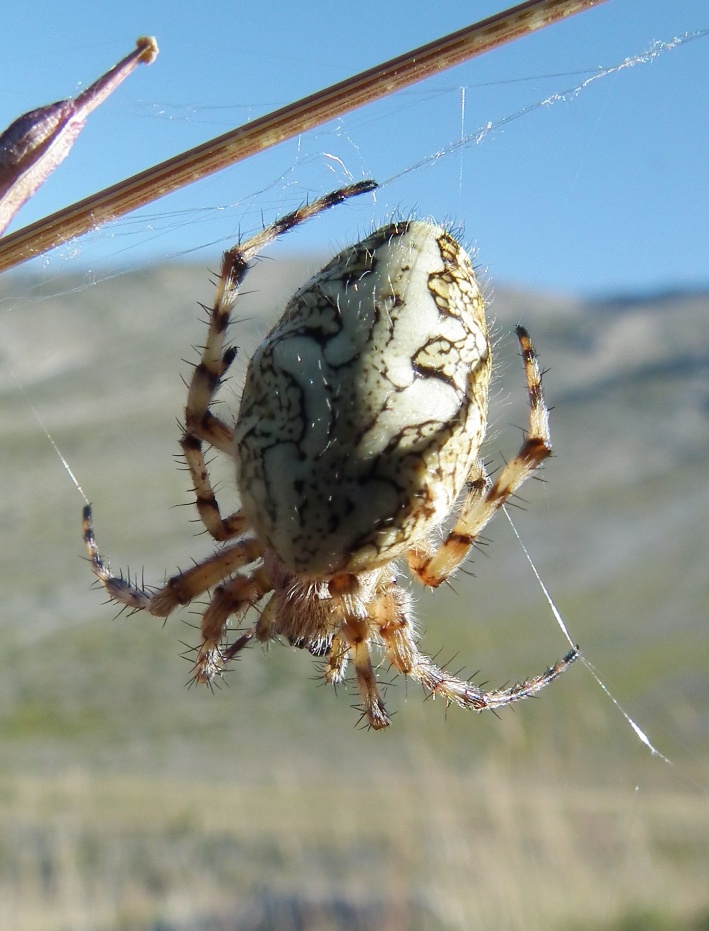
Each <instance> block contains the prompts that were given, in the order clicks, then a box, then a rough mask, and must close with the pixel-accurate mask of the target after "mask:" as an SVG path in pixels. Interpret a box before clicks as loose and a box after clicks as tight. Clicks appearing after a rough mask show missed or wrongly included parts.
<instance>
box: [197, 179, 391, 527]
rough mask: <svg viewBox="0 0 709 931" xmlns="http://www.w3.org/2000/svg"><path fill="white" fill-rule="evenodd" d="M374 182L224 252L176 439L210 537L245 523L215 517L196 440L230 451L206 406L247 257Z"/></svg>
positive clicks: (217, 381) (224, 355) (224, 430)
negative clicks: (178, 435) (181, 425)
mask: <svg viewBox="0 0 709 931" xmlns="http://www.w3.org/2000/svg"><path fill="white" fill-rule="evenodd" d="M376 187H377V184H376V182H374V181H361V182H359V183H357V184H351V185H349V187H345V188H341V189H340V190H338V191H333V192H332V193H330V194H326V195H325V196H324V197H320V198H318V199H317V200H315V201H313V202H312V203H311V204H304V205H303V206H302V207H299V208H298V209H297V210H294V211H293V212H292V213H289V214H286V215H285V216H284V217H281V218H280V219H278V220H276V221H275V222H274V223H272V224H271V225H270V226H268V227H266V228H265V229H264V230H262V231H261V232H260V233H257V234H256V235H255V236H252V237H251V238H250V239H248V240H246V241H245V242H243V243H238V244H237V245H236V246H234V248H233V249H228V250H227V251H226V252H225V253H224V256H223V258H222V267H221V271H220V274H219V281H218V283H217V291H216V295H215V298H214V304H213V305H212V307H211V308H209V309H208V310H207V308H206V307H205V308H204V309H205V310H207V312H208V314H209V328H208V333H207V340H206V342H205V344H204V347H203V349H202V356H201V358H200V361H199V363H198V364H197V365H196V366H195V368H194V371H193V373H192V378H191V379H190V383H189V387H188V391H187V404H186V406H185V427H184V432H183V435H182V439H181V440H180V445H181V447H182V452H183V454H184V457H185V461H186V463H187V467H188V469H189V471H190V475H191V477H192V483H193V488H194V492H195V497H196V504H197V510H198V512H199V516H200V518H201V520H202V522H203V524H204V526H205V527H206V528H207V531H208V532H209V533H210V534H211V536H212V537H213V538H214V539H215V540H222V541H223V540H231V539H232V538H233V537H235V536H237V535H238V534H240V533H243V532H244V530H245V529H246V527H247V521H246V518H245V517H244V515H243V514H242V513H241V512H240V511H237V512H236V513H234V514H232V515H230V516H229V517H224V518H223V517H222V516H221V512H220V510H219V504H218V503H217V499H216V496H215V494H214V491H213V489H212V485H211V482H210V480H209V473H208V471H207V466H206V463H205V461H204V454H203V451H202V443H208V444H209V445H210V446H214V447H215V448H216V449H219V450H221V452H224V453H226V454H227V455H228V456H231V455H232V454H233V453H232V446H233V442H234V432H233V430H232V429H231V428H230V427H229V426H227V424H225V423H224V421H223V420H221V419H220V418H219V417H217V416H215V415H214V414H213V413H212V411H211V410H210V408H211V405H212V402H213V401H214V398H215V396H216V394H217V391H218V390H219V386H220V385H221V383H222V380H223V378H224V375H225V374H226V372H227V370H228V369H229V366H230V365H231V363H232V362H233V361H234V359H235V357H236V348H235V347H227V348H225V347H224V337H225V334H226V331H227V328H228V326H229V322H230V319H231V312H232V310H233V308H234V304H235V302H236V299H237V297H238V294H239V288H240V287H241V285H242V283H243V281H244V278H245V276H246V273H247V272H248V269H249V265H250V262H251V261H252V259H253V258H255V256H256V255H257V254H258V253H259V252H260V251H261V249H263V248H264V247H265V246H267V245H268V244H269V243H271V242H273V240H274V239H277V238H278V237H279V236H281V235H283V234H284V233H287V232H289V231H290V230H292V229H293V228H294V227H296V226H298V225H299V224H301V223H303V222H305V221H306V220H309V219H310V218H311V217H314V216H316V215H317V214H318V213H322V211H324V210H328V209H329V208H330V207H334V206H335V205H337V204H340V203H342V202H343V201H344V200H347V199H348V198H350V197H356V196H357V195H359V194H365V193H367V192H369V191H373V190H374V189H375V188H376Z"/></svg>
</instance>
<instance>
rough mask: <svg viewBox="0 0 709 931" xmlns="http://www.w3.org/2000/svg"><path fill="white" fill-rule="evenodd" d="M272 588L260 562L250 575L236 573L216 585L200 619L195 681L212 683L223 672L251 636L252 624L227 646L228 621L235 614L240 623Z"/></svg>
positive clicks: (194, 668) (194, 671) (236, 621)
mask: <svg viewBox="0 0 709 931" xmlns="http://www.w3.org/2000/svg"><path fill="white" fill-rule="evenodd" d="M270 589H271V583H270V581H269V579H268V577H267V575H266V573H265V572H264V571H263V567H261V566H259V567H258V568H257V569H256V570H255V571H254V572H253V573H252V574H250V575H237V576H235V577H234V578H233V579H229V580H228V581H227V582H225V583H224V584H223V585H218V586H217V587H216V588H215V589H214V593H213V595H212V599H211V601H210V602H209V605H208V607H207V610H206V611H205V612H204V614H203V615H202V620H201V622H200V630H201V633H202V642H201V644H200V645H199V648H198V650H197V658H196V660H195V664H194V667H193V669H192V673H193V679H194V681H195V682H202V683H209V682H211V681H212V679H214V678H215V677H216V676H219V675H221V673H222V672H223V671H224V668H225V666H226V664H227V663H228V662H229V660H231V659H233V658H234V657H235V656H236V654H237V653H238V652H239V651H240V650H241V649H243V647H245V646H246V644H247V643H248V642H249V640H251V638H252V637H253V635H254V628H253V627H249V628H248V629H247V630H246V631H244V632H243V633H242V635H241V636H240V637H238V638H237V639H236V640H235V641H234V643H232V644H230V645H229V646H226V645H225V643H224V634H225V631H226V625H227V621H228V620H229V618H232V617H233V618H235V620H234V622H233V623H234V624H235V626H236V625H238V623H239V621H240V620H241V619H242V618H243V617H244V615H245V614H246V612H247V611H248V609H249V608H251V607H253V606H254V605H255V604H257V602H258V601H260V599H261V598H262V597H263V596H264V595H265V594H266V593H267V592H268V591H270Z"/></svg>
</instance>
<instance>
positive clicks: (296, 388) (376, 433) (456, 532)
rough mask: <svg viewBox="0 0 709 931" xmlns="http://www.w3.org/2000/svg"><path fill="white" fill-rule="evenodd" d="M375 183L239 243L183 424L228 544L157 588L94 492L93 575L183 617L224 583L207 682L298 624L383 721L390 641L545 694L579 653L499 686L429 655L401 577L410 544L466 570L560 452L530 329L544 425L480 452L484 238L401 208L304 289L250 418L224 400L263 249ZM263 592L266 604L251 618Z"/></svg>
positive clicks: (415, 662)
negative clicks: (506, 450) (224, 484)
mask: <svg viewBox="0 0 709 931" xmlns="http://www.w3.org/2000/svg"><path fill="white" fill-rule="evenodd" d="M375 188H376V183H375V182H373V181H364V182H360V183H358V184H353V185H350V186H349V187H345V188H342V189H341V190H338V191H335V192H334V193H331V194H329V195H327V196H325V197H322V198H320V199H318V200H315V201H313V202H312V203H310V204H306V205H304V206H302V207H301V208H300V209H298V210H296V211H294V212H293V213H290V214H288V215H287V216H285V217H283V218H282V219H280V220H277V221H276V222H275V223H273V224H272V225H271V226H269V227H268V228H266V229H264V230H263V231H262V232H260V233H258V234H257V235H255V236H254V237H253V238H251V239H249V240H247V241H246V242H243V243H239V244H238V245H237V246H235V247H234V248H232V249H230V250H228V251H227V252H225V254H224V257H223V260H222V267H221V275H220V278H219V281H218V284H217V291H216V297H215V301H214V305H213V307H212V308H211V309H209V310H208V313H209V331H208V335H207V339H206V343H205V345H204V347H203V351H202V356H201V360H200V362H199V364H198V365H197V366H196V367H195V368H194V371H193V374H192V378H191V381H190V383H189V388H188V394H187V405H186V409H185V422H184V431H183V434H182V438H181V440H180V445H181V447H182V452H183V454H184V457H185V460H186V462H187V466H188V469H189V472H190V475H191V479H192V482H193V486H194V492H195V496H196V504H197V510H198V512H199V516H200V518H201V520H202V522H203V523H204V526H205V527H206V529H207V531H208V532H209V533H210V534H211V536H212V537H213V538H214V540H215V541H217V543H218V547H217V549H216V552H214V554H213V555H211V556H209V557H208V558H206V559H204V560H203V561H202V562H199V563H197V564H196V565H194V566H193V567H192V568H190V569H188V570H186V571H184V572H179V573H178V574H177V575H175V576H173V577H172V578H170V579H168V581H167V583H166V584H165V585H164V586H163V587H162V588H159V589H157V590H151V589H147V588H145V587H141V586H140V585H138V584H136V583H135V582H134V581H131V580H130V578H127V577H125V576H123V575H113V574H112V573H111V571H110V568H109V565H108V563H107V562H106V561H105V560H104V559H103V557H102V556H101V554H100V552H99V550H98V547H97V545H96V542H95V539H94V533H93V527H92V517H91V508H90V506H87V507H86V508H85V509H84V517H83V532H84V542H85V544H86V549H87V552H88V555H89V559H90V561H91V565H92V569H93V571H94V573H95V575H96V576H97V577H98V579H99V580H100V582H101V584H102V585H103V586H104V588H105V589H106V591H107V592H108V594H109V596H110V598H111V599H112V600H114V601H116V602H118V603H120V604H121V605H123V606H125V607H128V608H132V609H134V610H145V611H147V612H148V613H149V614H152V615H156V616H158V617H167V615H169V614H170V613H171V612H172V611H173V610H174V609H175V608H177V607H179V606H181V605H187V604H189V603H190V602H192V601H194V599H195V598H199V597H200V596H201V595H204V594H205V593H209V595H208V597H209V602H208V604H207V607H206V609H205V610H204V612H203V614H202V618H201V643H200V645H199V647H197V648H196V650H195V654H196V659H195V662H194V669H193V679H194V680H195V681H197V682H202V683H212V682H213V681H214V680H215V678H216V677H219V676H220V675H221V674H222V673H223V671H224V670H225V667H226V666H227V664H228V663H229V662H230V660H233V659H234V658H235V657H236V656H237V654H238V653H239V652H240V651H241V650H242V649H243V648H244V647H245V646H246V645H247V644H248V643H249V642H250V641H251V640H253V639H256V640H257V641H260V642H261V643H266V642H268V641H270V640H273V639H276V638H284V639H285V640H287V641H288V642H289V643H291V644H292V645H294V646H297V647H302V648H304V649H307V650H309V651H310V652H311V653H312V654H313V655H314V656H316V657H319V658H320V660H321V662H322V664H323V676H324V678H325V680H326V681H327V682H331V683H333V684H334V685H337V684H338V683H340V682H342V680H343V678H344V677H345V674H346V669H347V666H348V663H349V662H350V661H351V662H352V665H353V667H354V671H355V675H356V680H357V686H358V689H359V693H360V696H361V707H360V711H361V713H362V715H363V717H364V720H365V722H366V723H367V724H368V725H369V726H371V727H372V728H374V729H380V728H384V727H386V726H387V725H388V724H389V723H390V717H389V715H388V713H387V711H386V708H385V706H384V702H383V700H382V697H381V694H380V691H379V689H378V686H377V680H376V675H375V670H374V667H373V664H372V656H371V648H372V646H375V647H376V648H377V651H378V654H380V655H381V656H383V658H384V659H385V660H386V661H388V663H389V664H391V666H392V667H393V668H394V669H395V670H396V671H398V672H400V673H403V674H404V675H406V676H410V677H411V678H412V679H414V680H416V681H418V682H420V683H421V685H422V686H423V688H424V690H426V692H428V693H430V694H432V695H433V696H439V697H440V698H441V699H443V701H444V702H446V703H447V704H451V703H452V704H456V705H459V706H461V707H463V708H471V709H474V710H476V711H482V710H484V709H497V708H500V707H502V706H505V705H508V704H510V703H511V702H514V701H517V700H519V699H523V698H527V697H529V696H531V695H535V694H536V693H537V692H539V690H540V689H542V688H543V687H544V686H546V685H548V684H549V683H550V682H551V681H552V680H554V679H556V678H557V677H558V676H559V675H560V674H561V673H562V672H563V671H564V670H566V669H567V667H568V666H569V665H570V664H571V663H572V662H573V661H574V660H575V659H576V657H577V655H578V653H577V651H576V650H572V651H571V652H569V653H568V654H567V655H566V656H565V657H564V658H563V659H562V660H561V661H559V662H557V663H555V664H554V665H553V666H551V667H550V668H549V669H547V670H546V672H543V673H542V674H541V675H538V676H535V677H533V678H530V679H528V680H526V681H525V682H521V683H518V684H516V685H512V686H510V687H506V688H501V689H497V690H491V691H484V690H483V689H482V688H479V687H478V686H476V685H474V684H472V683H471V682H470V681H467V680H465V679H461V678H459V677H457V676H455V675H452V674H450V673H449V672H447V671H445V670H444V669H441V668H439V667H438V666H436V665H435V663H434V662H433V660H432V659H431V658H430V657H429V656H427V655H425V654H424V653H423V652H421V650H420V649H419V644H418V638H417V635H416V631H415V625H414V618H413V611H412V599H411V596H410V595H409V594H408V592H407V591H406V589H404V588H403V587H402V586H401V585H400V584H399V582H398V581H397V573H398V571H399V569H398V567H399V564H400V563H401V562H402V561H403V560H406V561H407V562H408V566H409V569H410V571H411V573H412V574H413V575H414V576H415V577H417V578H418V579H419V580H420V582H422V583H423V584H424V585H426V586H429V587H431V588H436V587H437V586H439V585H440V584H441V583H442V582H445V581H446V580H447V579H449V578H450V576H451V574H452V573H453V572H454V570H455V569H456V568H457V567H458V566H459V565H460V564H461V563H462V562H463V561H464V559H465V558H466V556H467V555H468V553H469V551H470V549H471V547H472V546H473V545H474V543H475V541H476V538H477V537H478V536H479V534H480V532H481V530H482V529H483V527H485V525H486V524H487V523H488V521H489V520H490V519H491V518H492V516H493V515H494V514H495V512H496V511H497V510H498V509H499V508H500V507H501V506H502V505H503V504H504V502H505V501H507V499H508V498H509V497H510V495H512V494H514V493H515V492H516V491H517V489H518V488H519V487H520V485H521V484H522V483H523V482H524V481H525V480H526V479H527V478H529V476H530V475H532V474H533V473H534V471H535V470H536V469H537V468H538V467H539V466H540V465H541V463H542V462H543V461H544V460H545V459H546V458H547V456H549V455H550V453H551V445H550V437H549V426H548V411H547V408H546V406H545V403H544V397H543V394H542V385H541V374H540V370H539V364H538V361H537V356H536V354H535V351H534V348H533V346H532V343H531V341H530V338H529V335H528V334H527V331H526V330H524V329H523V328H522V327H518V328H517V331H516V332H517V337H518V339H519V343H520V347H521V351H522V359H523V361H524V372H525V376H526V381H527V391H528V394H529V403H530V423H529V431H528V433H527V434H526V435H525V439H524V441H523V443H522V447H521V449H520V451H519V452H518V454H517V455H516V456H515V457H514V458H513V459H512V460H511V461H510V462H508V463H507V464H506V465H505V466H504V468H503V469H502V470H501V471H500V473H499V475H498V476H497V478H496V480H495V481H494V482H493V481H491V479H490V478H489V477H488V475H487V473H486V471H485V468H484V465H483V463H482V461H481V460H480V458H479V449H480V445H481V443H482V440H483V438H484V434H485V428H486V419H487V401H488V386H489V381H490V367H491V358H490V344H489V340H488V335H487V328H486V323H485V310H484V304H483V299H482V296H481V293H480V289H479V287H478V284H477V282H476V279H475V275H474V272H473V268H472V265H471V261H470V259H469V257H468V255H467V254H466V252H465V251H464V250H463V248H462V247H461V246H460V245H459V244H458V242H457V241H456V240H455V239H454V238H453V237H452V235H451V234H450V233H448V232H446V231H445V230H444V229H442V228H441V227H439V226H435V225H433V224H430V223H426V222H421V221H417V220H406V221H401V222H394V223H390V224H389V225H387V226H384V227H383V228H381V229H379V230H377V231H376V232H374V233H372V234H371V235H370V236H368V237H367V238H366V239H364V240H363V241H362V242H360V243H358V244H357V245H355V246H352V247H349V248H347V249H345V250H344V251H342V252H341V253H340V254H339V255H337V256H335V258H333V259H332V260H331V261H330V262H329V263H328V264H327V265H326V266H325V268H323V270H322V271H321V272H320V273H319V274H317V275H315V277H313V278H312V279H311V280H310V281H309V282H308V283H307V284H305V285H304V286H303V287H302V288H300V289H299V290H298V291H297V292H296V294H295V295H294V296H293V297H292V298H291V300H290V302H289V303H288V306H287V307H286V310H285V312H284V314H283V316H282V317H281V319H280V321H279V322H278V323H277V324H276V325H275V327H274V328H273V329H272V330H271V332H270V333H269V334H268V336H267V337H266V338H265V340H264V341H263V343H262V344H261V345H260V347H259V348H258V349H257V351H256V353H255V354H254V356H253V358H252V359H251V362H250V364H249V367H248V371H247V375H246V382H245V386H244V390H243V395H242V398H241V406H240V410H239V415H238V417H237V420H236V423H235V425H234V426H233V427H232V426H230V425H229V424H227V423H225V422H224V421H223V420H221V419H219V418H218V417H217V416H216V415H215V414H214V413H212V411H211V409H210V408H211V405H212V402H213V400H214V398H215V395H216V393H217V391H218V389H219V386H220V384H221V383H222V380H223V378H224V375H225V373H226V372H227V370H228V369H229V366H230V365H231V363H232V362H233V360H234V358H235V355H236V349H235V348H234V347H225V333H226V330H227V327H228V325H229V320H230V315H231V313H232V309H233V307H234V304H235V301H236V298H237V295H238V291H239V288H240V287H241V285H242V283H243V281H244V278H245V276H246V274H247V271H248V268H249V263H250V262H251V261H252V260H253V258H254V257H255V256H256V254H257V253H258V252H259V251H260V250H261V249H262V248H263V247H264V246H266V245H267V244H268V243H270V242H271V241H273V240H274V239H276V238H277V237H278V236H280V235H281V234H283V233H285V232H287V231H289V230H291V229H293V228H294V227H296V226H298V225H299V224H300V223H303V222H304V221H305V220H307V219H309V218H311V217H314V216H316V215H317V214H319V213H321V212H322V211H324V210H327V209H329V208H330V207H332V206H334V205H336V204H340V203H342V202H343V201H345V200H346V199H347V198H350V197H353V196H355V195H358V194H363V193H365V192H368V191H372V190H374V189H375ZM204 444H208V445H209V446H212V447H214V448H215V449H217V450H219V451H220V452H223V453H225V454H226V455H227V456H230V457H232V459H233V460H234V463H235V466H236V475H237V485H238V491H239V493H240V497H241V510H239V511H237V512H235V513H234V514H230V515H229V516H226V517H222V515H221V512H220V510H219V505H218V503H217V500H216V497H215V495H214V492H213V490H212V486H211V484H210V479H209V474H208V471H207V467H206V464H205V460H204V453H203V446H204ZM449 519H450V521H449V523H452V526H451V528H450V530H449V531H448V532H444V531H443V530H442V525H444V524H445V523H446V521H448V520H449ZM266 596H270V597H268V598H266ZM250 609H254V610H253V614H254V616H255V621H254V622H253V623H252V624H251V625H250V626H246V627H244V626H242V621H244V618H245V616H246V615H247V613H248V612H249V610H250ZM229 622H231V626H232V628H236V631H237V633H236V635H235V636H233V635H232V636H233V639H230V637H229V635H228V632H227V625H228V624H229Z"/></svg>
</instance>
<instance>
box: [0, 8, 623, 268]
mask: <svg viewBox="0 0 709 931" xmlns="http://www.w3.org/2000/svg"><path fill="white" fill-rule="evenodd" d="M603 2H605V0H528V2H526V3H522V4H520V5H519V6H516V7H514V8H512V9H510V10H506V11H504V12H502V13H498V14H496V15H495V16H491V17H489V18H488V19H485V20H482V21H481V22H479V23H476V24H474V25H472V26H468V27H466V28H465V29H461V30H459V31H458V32H454V33H451V34H450V35H448V36H444V37H443V38H441V39H437V40H436V41H435V42H431V43H429V44H428V45H424V46H421V47H420V48H417V49H414V50H413V51H411V52H407V53H406V54H405V55H401V56H399V57H398V58H393V59H391V60H390V61H388V62H385V63H384V64H382V65H377V66H376V67H374V68H370V69H369V70H367V71H363V72H361V73H360V74H358V75H355V76H354V77H351V78H348V79H346V80H345V81H341V82H340V83H338V84H334V85H332V86H331V87H328V88H326V89H324V90H322V91H319V92H318V93H316V94H312V95H311V96H309V97H305V98H303V99H302V100H299V101H296V102H295V103H292V104H289V105H288V106H286V107H283V108H281V109H279V110H276V111H274V112H273V113H270V114H267V115H266V116H263V117H261V118H260V119H257V120H254V121H253V122H251V123H248V124H247V125H245V126H240V127H238V128H237V129H234V130H231V131H230V132H228V133H225V134H224V135H222V136H219V137H217V138H216V139H212V140H210V141H209V142H205V143H203V144H202V145H199V146H197V147H196V148H193V149H190V150H189V151H187V152H183V153H182V154H181V155H177V156H175V157H174V158H171V159H168V160H167V161H165V162H162V163H160V164H159V165H155V166H153V167H152V168H149V169H147V170H146V171H143V172H140V173H139V174H137V175H134V176H133V177H131V178H127V179H126V180H125V181H121V182H120V183H118V184H115V185H113V186H112V187H109V188H106V189H105V190H103V191H100V192H98V193H97V194H92V195H91V196H90V197H87V198H85V199H84V200H82V201H79V202H78V203H76V204H73V205H71V206H69V207H66V208H64V209H63V210H60V211H58V212H57V213H54V214H52V215H51V216H49V217H46V218H45V219H43V220H40V221H38V222H36V223H33V224H31V225H30V226H27V227H25V228H24V229H21V230H18V231H17V232H16V233H13V234H11V235H10V236H7V237H5V238H4V239H1V240H0V271H4V270H5V269H8V268H11V267H13V266H14V265H19V264H20V263H22V262H25V261H27V260H28V259H30V258H32V257H34V256H36V255H40V254H41V253H43V252H47V251H49V250H50V249H53V248H55V247H56V246H58V245H60V244H61V243H63V242H66V241H67V240H70V239H73V238H75V237H76V236H80V235H82V234H83V233H86V232H87V231H89V230H91V229H95V228H96V227H98V226H101V225H102V224H104V223H106V222H108V221H109V220H112V219H115V218H116V217H120V216H123V215H124V214H126V213H129V212H130V211H132V210H136V209H138V208H139V207H142V206H144V205H146V204H149V203H151V202H152V201H155V200H157V199H158V198H160V197H164V196H165V195H167V194H170V193H172V192H173V191H176V190H178V189H179V188H182V187H184V186H186V185H188V184H192V183H193V182H195V181H198V180H200V179H201V178H204V177H206V176H207V175H210V174H212V173H213V172H215V171H219V170H220V169H222V168H225V167H227V166H229V165H233V164H235V163H236V162H239V161H241V160H243V159H245V158H249V157H250V156H251V155H255V154H256V153H257V152H261V151H263V150H264V149H267V148H270V147H271V146H274V145H277V144H278V143H279V142H283V141H285V140H286V139H290V138H292V137H293V136H296V135H298V134H299V133H303V132H306V131H307V130H309V129H313V128H314V127H316V126H320V125H322V124H323V123H326V122H327V121H328V120H332V119H335V118H337V117H339V116H341V115H342V114H344V113H348V112H350V111H351V110H354V109H357V108H358V107H362V106H364V105H365V104H367V103H371V102H372V101H374V100H378V99H380V98H382V97H386V96H388V95H389V94H393V93H394V92H395V91H398V90H401V89H402V88H405V87H408V86H410V85H411V84H415V83H417V82H418V81H422V80H424V79H425V78H428V77H431V76H432V75H434V74H437V73H439V72H440V71H444V70H446V69H448V68H451V67H453V66H454V65H457V64H460V63H461V62H463V61H467V60H468V59H470V58H473V57H475V56H476V55H480V54H482V53H483V52H487V51H489V50H491V49H493V48H497V47H499V46H500V45H503V44H504V43H506V42H510V41H512V40H513V39H517V38H520V37H521V36H524V35H527V34H528V33H531V32H535V31H536V30H538V29H542V28H544V27H545V26H549V25H551V24H552V23H555V22H557V21H558V20H560V19H565V18H566V17H568V16H572V15H574V14H576V13H580V12H582V11H584V10H586V9H589V8H591V7H593V6H597V5H598V4H600V3H603Z"/></svg>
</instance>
